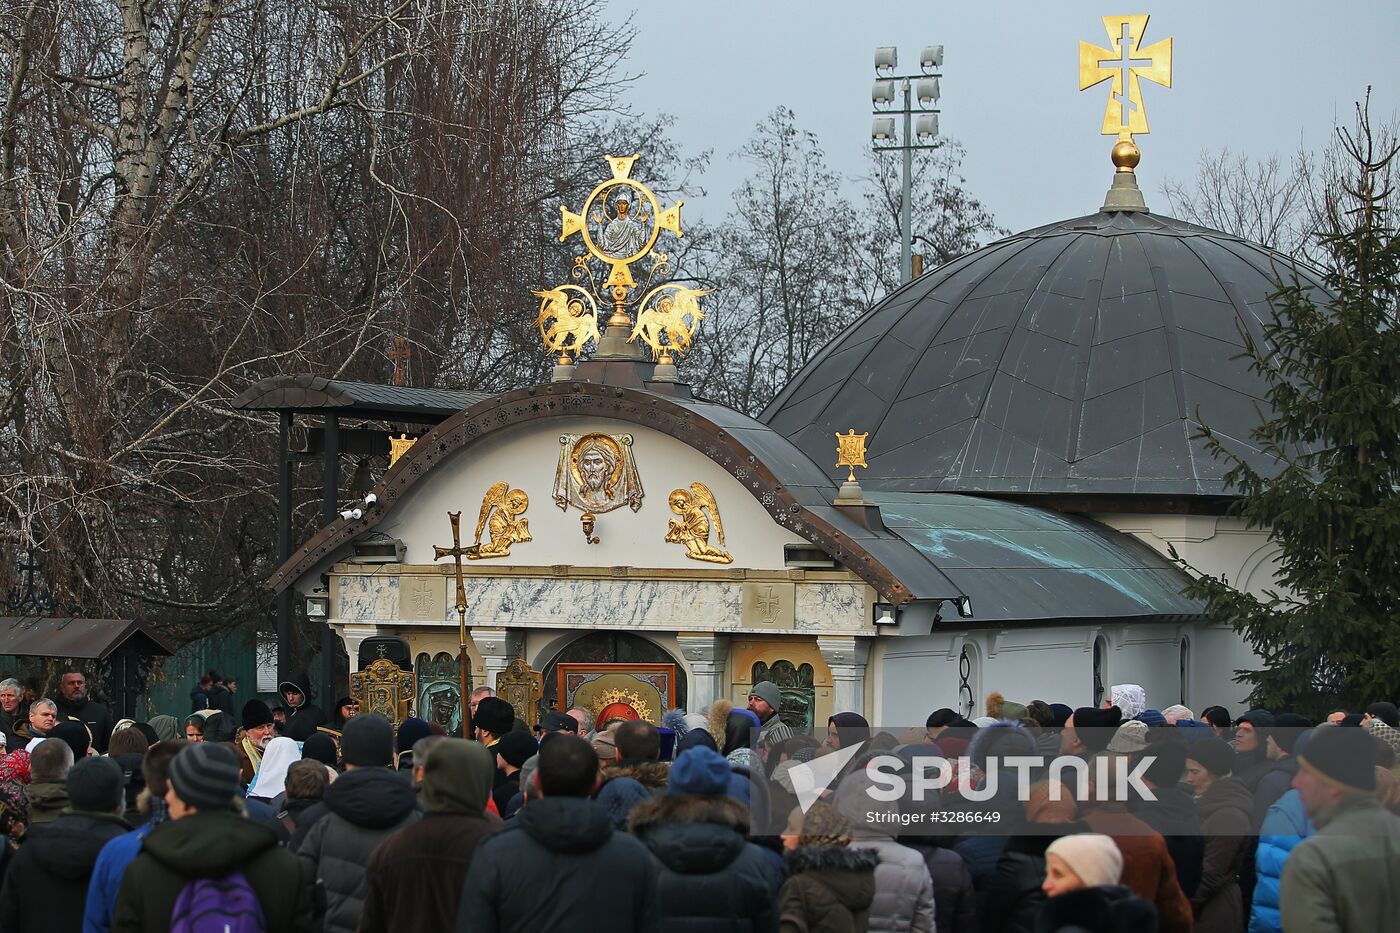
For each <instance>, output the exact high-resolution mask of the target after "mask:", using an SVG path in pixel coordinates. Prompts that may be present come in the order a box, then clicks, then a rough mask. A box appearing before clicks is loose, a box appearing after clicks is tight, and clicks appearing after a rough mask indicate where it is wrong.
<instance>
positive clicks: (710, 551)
mask: <svg viewBox="0 0 1400 933" xmlns="http://www.w3.org/2000/svg"><path fill="white" fill-rule="evenodd" d="M667 501H668V502H669V503H670V505H671V511H672V512H675V513H676V514H677V515H679V516H680V518H679V519H674V518H673V519H671V521H670V524H669V526H668V527H667V531H666V540H667V541H668V542H670V543H671V544H684V545H685V556H686V557H689V558H690V559H691V560H703V561H708V562H709V563H712V564H729V563H733V562H734V557H733V556H732V555H731V554H730V553H729V552H728V551H726V550H724V549H723V548H722V547H716V546H715V545H714V544H711V543H710V523H711V521H713V522H714V530H715V542H716V544H724V523H723V522H722V521H721V520H720V517H719V505H718V504H716V503H715V495H714V493H712V492H710V487H708V486H706V485H705V484H704V483H691V484H690V490H689V491H686V490H684V489H673V490H671V496H670V498H669V499H668V500H667ZM706 512H708V513H709V514H708V516H707V515H706Z"/></svg>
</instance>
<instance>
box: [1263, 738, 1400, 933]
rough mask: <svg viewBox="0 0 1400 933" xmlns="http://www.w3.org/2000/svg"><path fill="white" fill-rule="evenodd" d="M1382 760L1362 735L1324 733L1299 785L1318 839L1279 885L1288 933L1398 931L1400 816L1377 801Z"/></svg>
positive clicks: (1308, 843) (1309, 751) (1287, 866)
mask: <svg viewBox="0 0 1400 933" xmlns="http://www.w3.org/2000/svg"><path fill="white" fill-rule="evenodd" d="M1375 761H1376V756H1375V749H1374V745H1373V740H1372V739H1371V737H1370V736H1369V735H1368V734H1367V733H1366V732H1365V730H1362V729H1349V728H1346V727H1344V726H1330V725H1324V726H1318V727H1317V729H1315V730H1314V731H1313V734H1312V736H1311V737H1310V739H1309V741H1308V743H1307V746H1306V747H1305V748H1304V749H1303V750H1302V751H1301V752H1299V754H1298V773H1297V775H1296V776H1295V777H1294V778H1293V786H1294V787H1296V788H1297V789H1298V794H1299V796H1300V797H1301V798H1302V801H1303V809H1304V810H1305V811H1306V813H1307V815H1308V817H1309V818H1310V819H1311V820H1312V823H1313V825H1314V826H1316V827H1317V834H1316V835H1314V836H1313V837H1312V838H1310V839H1306V840H1304V841H1303V842H1301V843H1299V844H1298V845H1297V847H1296V848H1294V849H1293V851H1292V852H1291V853H1290V854H1289V856H1288V860H1287V861H1286V862H1285V863H1284V866H1283V879H1282V882H1281V884H1280V893H1281V904H1280V907H1281V912H1282V918H1283V929H1285V930H1336V931H1340V933H1360V931H1363V930H1385V929H1392V928H1393V927H1394V925H1395V918H1396V917H1400V885H1397V884H1396V883H1395V879H1397V878H1400V816H1396V815H1395V814H1394V813H1390V812H1388V811H1387V810H1386V809H1385V808H1384V807H1382V806H1381V804H1380V802H1379V801H1378V800H1377V799H1376V766H1375Z"/></svg>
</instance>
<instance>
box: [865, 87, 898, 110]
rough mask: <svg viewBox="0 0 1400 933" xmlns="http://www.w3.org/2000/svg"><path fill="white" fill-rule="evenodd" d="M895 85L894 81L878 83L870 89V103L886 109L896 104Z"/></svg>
mask: <svg viewBox="0 0 1400 933" xmlns="http://www.w3.org/2000/svg"><path fill="white" fill-rule="evenodd" d="M894 97H895V83H894V82H893V81H876V82H875V84H874V86H873V87H871V89H870V101H871V103H873V104H874V105H875V106H877V107H886V106H889V105H890V104H892V103H894Z"/></svg>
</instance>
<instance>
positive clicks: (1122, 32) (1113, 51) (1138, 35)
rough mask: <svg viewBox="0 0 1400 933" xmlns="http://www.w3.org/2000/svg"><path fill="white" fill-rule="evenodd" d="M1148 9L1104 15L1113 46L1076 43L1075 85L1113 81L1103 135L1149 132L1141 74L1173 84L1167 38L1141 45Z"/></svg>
mask: <svg viewBox="0 0 1400 933" xmlns="http://www.w3.org/2000/svg"><path fill="white" fill-rule="evenodd" d="M1149 18H1150V14H1147V13H1136V14H1132V15H1127V16H1105V17H1104V18H1103V25H1104V31H1106V32H1107V33H1108V39H1109V43H1110V44H1111V45H1112V48H1107V49H1106V48H1103V47H1102V46H1097V45H1094V44H1092V43H1090V42H1083V41H1081V42H1080V43H1079V89H1080V90H1081V91H1083V90H1087V89H1088V88H1091V87H1093V86H1094V85H1096V84H1101V83H1102V82H1104V81H1108V80H1110V79H1111V80H1112V81H1113V84H1112V85H1111V86H1110V88H1109V97H1108V105H1107V106H1106V107H1105V108H1104V114H1103V128H1102V129H1101V130H1100V131H1099V132H1100V133H1102V134H1103V135H1104V136H1117V137H1118V138H1119V139H1131V138H1132V137H1133V136H1134V135H1135V134H1139V133H1147V132H1150V131H1149V130H1148V126H1147V110H1146V108H1145V107H1144V105H1143V100H1142V86H1141V84H1139V81H1138V79H1140V78H1146V79H1147V80H1149V81H1152V82H1154V83H1156V84H1160V85H1162V86H1163V87H1171V86H1172V40H1171V39H1169V38H1168V39H1163V40H1161V41H1160V42H1154V43H1153V44H1152V45H1149V46H1147V47H1146V48H1143V47H1142V37H1143V34H1144V33H1145V32H1146V31H1147V21H1148V19H1149Z"/></svg>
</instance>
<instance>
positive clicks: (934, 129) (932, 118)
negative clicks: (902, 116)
mask: <svg viewBox="0 0 1400 933" xmlns="http://www.w3.org/2000/svg"><path fill="white" fill-rule="evenodd" d="M914 133H915V135H917V136H918V137H919V139H921V140H928V139H932V138H933V137H935V136H937V135H938V114H936V113H921V114H919V115H918V116H917V117H916V118H915V119H914Z"/></svg>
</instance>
